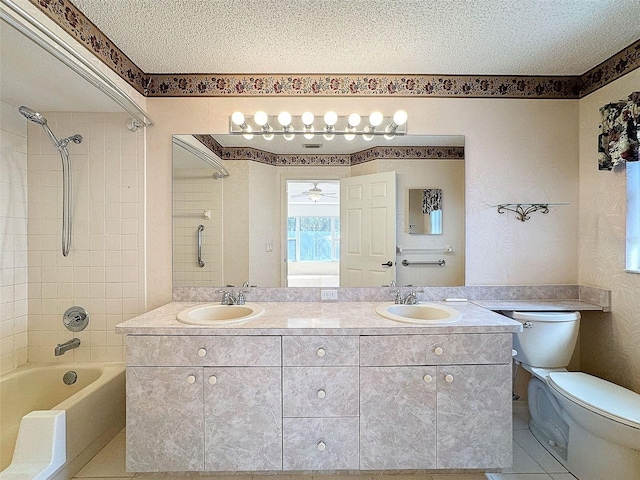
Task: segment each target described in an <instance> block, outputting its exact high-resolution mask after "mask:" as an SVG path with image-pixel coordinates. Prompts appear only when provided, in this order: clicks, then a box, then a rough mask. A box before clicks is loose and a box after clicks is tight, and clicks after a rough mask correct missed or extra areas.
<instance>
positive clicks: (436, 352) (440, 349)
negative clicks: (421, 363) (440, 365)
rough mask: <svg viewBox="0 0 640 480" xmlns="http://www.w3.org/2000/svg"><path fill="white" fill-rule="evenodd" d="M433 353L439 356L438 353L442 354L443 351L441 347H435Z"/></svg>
mask: <svg viewBox="0 0 640 480" xmlns="http://www.w3.org/2000/svg"><path fill="white" fill-rule="evenodd" d="M433 353H435V354H436V355H438V356H440V355H442V354H443V353H444V350H442V347H436V348H435V349H434V350H433Z"/></svg>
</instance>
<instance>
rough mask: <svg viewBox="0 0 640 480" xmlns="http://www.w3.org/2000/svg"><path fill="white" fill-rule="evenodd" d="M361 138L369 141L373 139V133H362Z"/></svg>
mask: <svg viewBox="0 0 640 480" xmlns="http://www.w3.org/2000/svg"><path fill="white" fill-rule="evenodd" d="M362 139H363V140H365V141H367V142H370V141H371V140H373V135H370V134H367V133H365V134H363V135H362Z"/></svg>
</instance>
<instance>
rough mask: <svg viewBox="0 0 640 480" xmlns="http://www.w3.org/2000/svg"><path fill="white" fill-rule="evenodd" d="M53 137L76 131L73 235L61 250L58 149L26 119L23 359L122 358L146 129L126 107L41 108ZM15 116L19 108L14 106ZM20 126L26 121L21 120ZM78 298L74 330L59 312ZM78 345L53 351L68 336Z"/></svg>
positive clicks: (133, 299)
mask: <svg viewBox="0 0 640 480" xmlns="http://www.w3.org/2000/svg"><path fill="white" fill-rule="evenodd" d="M43 114H44V115H45V117H46V118H47V120H48V123H49V126H50V127H51V129H52V130H53V131H54V132H55V133H56V134H57V135H58V136H60V137H62V136H66V135H71V134H76V133H79V134H81V135H82V136H83V137H84V140H83V142H82V143H81V144H77V145H76V144H71V145H70V146H69V147H68V149H69V153H70V158H71V163H72V168H73V233H72V247H71V251H70V253H69V256H67V257H63V256H62V253H61V252H60V223H61V215H62V213H61V211H62V209H61V185H62V173H61V166H60V164H61V162H60V156H59V155H58V153H57V152H56V151H55V149H54V148H53V146H52V145H51V141H50V139H49V138H48V137H47V136H46V135H45V133H44V131H43V129H42V128H40V127H39V126H38V125H36V124H32V123H29V125H28V126H27V127H28V132H29V135H28V145H27V146H28V174H29V176H28V189H29V192H30V195H29V207H28V214H29V217H28V229H29V235H28V239H29V252H28V253H29V263H28V265H29V267H28V275H29V300H28V311H29V327H28V328H29V346H28V359H29V361H30V362H53V361H58V362H103V361H123V360H124V345H123V339H122V337H121V336H120V335H117V334H116V333H115V332H114V327H115V325H116V324H118V323H120V322H122V321H123V320H125V319H128V318H131V317H134V316H136V315H137V314H139V313H141V312H142V311H144V270H143V269H144V262H143V260H142V258H143V252H144V244H143V241H144V240H143V239H144V236H143V229H144V223H143V218H144V217H143V199H144V183H143V173H144V170H143V166H142V165H143V163H142V160H143V158H144V155H143V151H144V145H143V137H142V135H141V134H140V133H132V132H130V131H129V130H127V128H126V123H125V122H126V118H127V115H126V114H120V113H51V112H43ZM16 115H17V114H16ZM24 122H25V125H26V122H27V121H26V120H24ZM72 305H80V306H83V307H84V308H86V309H87V311H88V312H89V314H90V321H89V326H88V327H87V329H86V330H84V331H82V332H77V333H76V334H75V335H74V334H73V333H72V332H70V331H68V330H66V329H65V328H64V327H63V325H62V314H63V313H64V311H65V310H66V309H67V308H69V307H70V306H72ZM74 336H75V337H77V338H79V339H80V341H81V345H80V347H78V348H77V349H74V350H70V351H68V352H67V353H65V354H64V355H62V356H60V357H55V356H54V347H55V345H56V344H57V343H61V342H65V341H67V340H69V339H71V338H73V337H74Z"/></svg>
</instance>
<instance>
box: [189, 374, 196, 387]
mask: <svg viewBox="0 0 640 480" xmlns="http://www.w3.org/2000/svg"><path fill="white" fill-rule="evenodd" d="M187 383H188V384H189V385H193V384H194V383H196V376H195V375H189V376H188V377H187Z"/></svg>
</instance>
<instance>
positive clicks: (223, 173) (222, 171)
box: [173, 137, 229, 180]
mask: <svg viewBox="0 0 640 480" xmlns="http://www.w3.org/2000/svg"><path fill="white" fill-rule="evenodd" d="M173 143H174V144H175V145H178V146H179V147H182V148H184V149H185V150H186V151H187V152H189V153H191V154H192V155H195V156H196V157H198V158H199V159H200V160H202V161H203V162H205V163H206V164H207V165H209V166H210V167H212V168H213V169H215V170H216V171H217V172H219V173H215V174H214V175H213V178H215V179H216V180H217V179H218V178H227V177H228V176H229V171H228V170H227V169H226V168H224V166H223V165H222V164H221V163H220V162H219V161H218V159H217V158H215V157H214V156H212V155H208V154H207V153H206V152H203V151H202V150H199V149H197V148H196V147H194V146H193V145H191V144H190V143H189V142H185V141H184V140H183V139H181V138H180V137H173Z"/></svg>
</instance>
